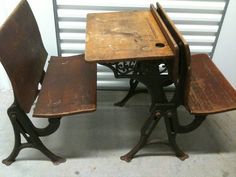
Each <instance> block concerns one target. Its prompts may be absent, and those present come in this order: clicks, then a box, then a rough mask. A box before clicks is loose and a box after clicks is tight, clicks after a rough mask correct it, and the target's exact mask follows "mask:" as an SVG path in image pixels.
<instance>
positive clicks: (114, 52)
mask: <svg viewBox="0 0 236 177" xmlns="http://www.w3.org/2000/svg"><path fill="white" fill-rule="evenodd" d="M85 60H86V61H87V62H96V63H99V64H102V65H105V66H107V67H109V68H110V69H112V71H113V72H114V75H115V77H116V78H129V79H131V80H130V84H131V86H132V84H135V83H136V81H137V82H141V83H143V84H144V85H145V86H146V87H147V90H148V92H149V94H150V95H151V106H150V116H149V118H148V119H147V120H146V121H145V123H144V125H143V127H142V129H141V137H140V141H139V143H138V144H137V145H136V146H135V147H134V148H133V149H132V150H131V151H130V152H129V153H127V154H126V155H124V156H122V157H121V159H122V160H125V161H130V160H131V159H132V158H133V157H134V155H135V154H136V153H137V152H138V151H139V150H140V149H141V148H142V147H143V146H144V145H145V144H146V143H147V139H148V137H149V135H150V134H151V132H152V130H153V129H154V128H155V126H156V124H157V123H158V121H159V120H160V118H161V117H168V116H166V115H168V112H167V109H168V108H169V107H170V106H174V105H171V104H168V101H167V98H166V96H165V93H164V90H163V87H164V86H167V85H169V84H171V83H174V82H175V77H176V72H178V46H177V44H176V43H175V41H174V40H173V38H172V36H171V35H170V33H169V31H168V29H167V28H166V26H165V25H164V23H163V21H162V20H161V18H160V16H159V15H158V14H157V12H156V10H155V8H154V6H150V9H149V10H143V11H126V12H111V13H94V14H88V16H87V27H86V48H85ZM165 71H168V75H163V74H162V73H163V72H165ZM165 123H166V128H167V134H168V138H169V141H170V145H171V146H172V148H173V149H174V151H175V154H176V156H178V157H180V158H181V159H185V158H187V155H186V154H185V153H183V152H182V151H181V150H180V149H179V148H178V146H177V145H176V143H175V134H174V133H173V132H172V131H171V124H170V123H169V122H168V120H166V121H165Z"/></svg>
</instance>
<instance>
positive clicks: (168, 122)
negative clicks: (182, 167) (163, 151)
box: [164, 116, 189, 160]
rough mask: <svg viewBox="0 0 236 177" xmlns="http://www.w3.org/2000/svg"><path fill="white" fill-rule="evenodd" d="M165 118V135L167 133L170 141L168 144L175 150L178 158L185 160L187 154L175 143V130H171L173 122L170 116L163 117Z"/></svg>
mask: <svg viewBox="0 0 236 177" xmlns="http://www.w3.org/2000/svg"><path fill="white" fill-rule="evenodd" d="M164 119H165V124H166V131H167V135H168V139H169V142H170V145H171V147H172V149H173V150H174V152H175V155H176V156H177V157H178V158H179V159H180V160H185V159H187V158H188V157H189V156H188V155H187V154H185V153H184V152H183V151H182V150H181V149H180V148H179V147H178V145H177V143H176V132H174V130H173V124H172V121H171V120H170V119H171V117H166V116H165V117H164Z"/></svg>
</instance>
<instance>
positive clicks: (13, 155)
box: [2, 116, 21, 166]
mask: <svg viewBox="0 0 236 177" xmlns="http://www.w3.org/2000/svg"><path fill="white" fill-rule="evenodd" d="M9 118H10V120H11V123H12V126H13V130H14V136H15V144H14V147H13V150H12V152H11V154H10V155H9V156H8V157H7V158H6V159H4V160H3V161H2V163H3V164H5V165H7V166H8V165H11V164H12V163H13V162H14V161H15V158H16V157H17V155H18V154H19V152H20V148H19V147H20V145H21V136H20V132H19V130H18V128H17V125H16V120H14V119H15V117H14V116H9Z"/></svg>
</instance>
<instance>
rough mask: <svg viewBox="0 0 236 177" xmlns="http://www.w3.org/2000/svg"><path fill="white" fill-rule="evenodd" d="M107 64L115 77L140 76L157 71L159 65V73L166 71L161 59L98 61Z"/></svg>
mask: <svg viewBox="0 0 236 177" xmlns="http://www.w3.org/2000/svg"><path fill="white" fill-rule="evenodd" d="M100 64H101V65H104V66H107V67H108V68H110V69H111V70H112V71H113V72H114V75H115V77H116V78H130V77H132V78H133V76H142V75H147V74H149V73H153V74H154V73H158V74H159V70H160V65H161V64H162V66H161V68H162V69H161V73H164V72H166V71H167V68H168V67H167V66H166V63H164V62H163V61H162V60H157V61H156V60H149V61H121V62H115V63H100Z"/></svg>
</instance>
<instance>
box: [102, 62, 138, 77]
mask: <svg viewBox="0 0 236 177" xmlns="http://www.w3.org/2000/svg"><path fill="white" fill-rule="evenodd" d="M136 63H137V62H136V61H122V62H116V63H101V65H104V66H107V67H108V68H110V69H111V70H112V71H113V72H114V75H115V77H116V78H122V77H127V76H129V75H132V74H133V73H134V71H135V67H136Z"/></svg>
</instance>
